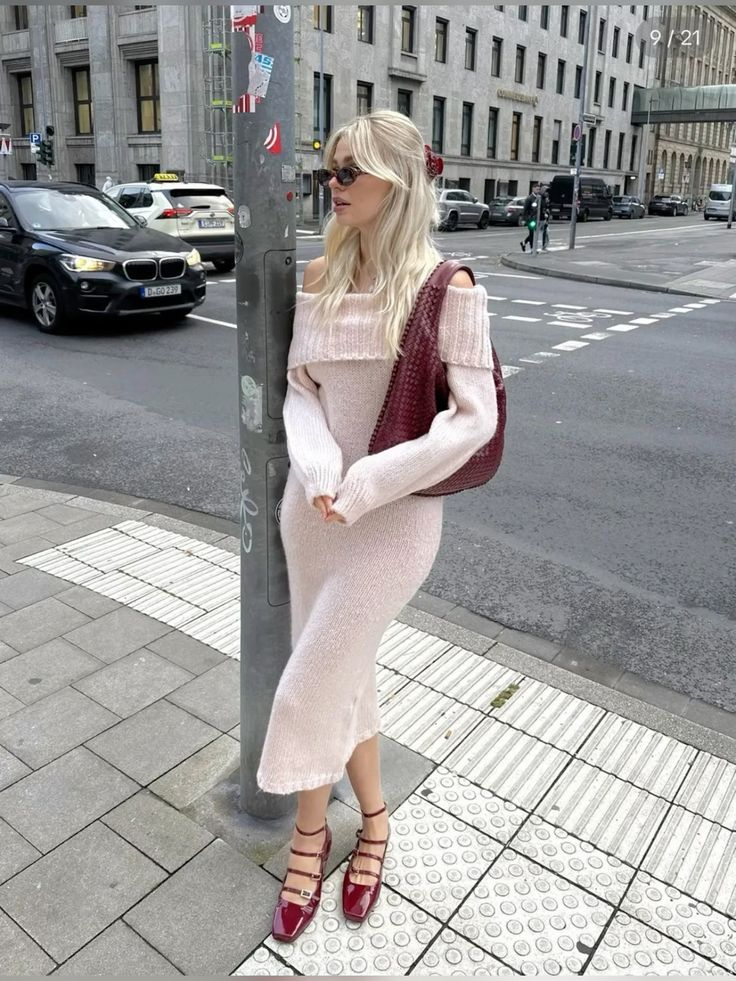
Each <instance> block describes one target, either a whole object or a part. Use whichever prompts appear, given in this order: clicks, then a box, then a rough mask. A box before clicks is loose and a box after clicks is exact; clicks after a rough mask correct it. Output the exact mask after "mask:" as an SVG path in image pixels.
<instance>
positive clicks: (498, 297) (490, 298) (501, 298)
mask: <svg viewBox="0 0 736 981" xmlns="http://www.w3.org/2000/svg"><path fill="white" fill-rule="evenodd" d="M487 296H488V299H489V300H499V301H500V302H503V301H504V300H505V299H506V297H505V296H491V294H490V293H488V294H487Z"/></svg>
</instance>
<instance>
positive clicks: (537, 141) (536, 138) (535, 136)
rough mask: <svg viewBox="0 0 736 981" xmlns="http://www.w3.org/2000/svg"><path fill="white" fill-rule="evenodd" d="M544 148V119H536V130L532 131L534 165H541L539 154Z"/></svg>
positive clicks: (539, 117)
mask: <svg viewBox="0 0 736 981" xmlns="http://www.w3.org/2000/svg"><path fill="white" fill-rule="evenodd" d="M541 146H542V117H541V116H535V117H534V130H533V131H532V163H539V154H540V150H541Z"/></svg>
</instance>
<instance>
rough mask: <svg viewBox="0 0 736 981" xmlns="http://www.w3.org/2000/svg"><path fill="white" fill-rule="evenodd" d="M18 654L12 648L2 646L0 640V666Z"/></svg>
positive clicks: (5, 645)
mask: <svg viewBox="0 0 736 981" xmlns="http://www.w3.org/2000/svg"><path fill="white" fill-rule="evenodd" d="M18 653H19V652H18V651H16V650H15V649H14V648H13V647H8V645H7V644H3V642H2V641H1V640H0V664H2V663H3V662H5V661H9V660H10V659H11V658H12V657H17V656H18Z"/></svg>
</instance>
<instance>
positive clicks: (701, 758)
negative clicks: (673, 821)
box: [675, 753, 736, 831]
mask: <svg viewBox="0 0 736 981" xmlns="http://www.w3.org/2000/svg"><path fill="white" fill-rule="evenodd" d="M675 803H676V804H681V805H682V806H683V807H686V808H687V809H688V811H695V812H696V813H697V814H702V815H703V817H706V818H708V820H709V821H715V822H716V824H722V825H723V827H724V828H728V830H729V831H736V766H734V764H733V763H729V762H728V760H722V759H719V758H718V757H717V756H711V755H710V753H700V754H699V755H698V758H697V759H696V760H695V763H694V764H693V767H692V769H691V770H690V773H688V775H687V780H686V781H685V783H684V784H683V785H682V789H681V790H680V792H679V794H678V795H677V797H676V799H675Z"/></svg>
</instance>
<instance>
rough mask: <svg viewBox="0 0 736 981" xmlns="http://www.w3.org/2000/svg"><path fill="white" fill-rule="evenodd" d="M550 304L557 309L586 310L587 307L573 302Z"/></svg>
mask: <svg viewBox="0 0 736 981" xmlns="http://www.w3.org/2000/svg"><path fill="white" fill-rule="evenodd" d="M552 306H553V307H556V308H557V309H558V310H587V309H588V308H587V307H579V306H576V305H575V304H574V303H553V304H552Z"/></svg>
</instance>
